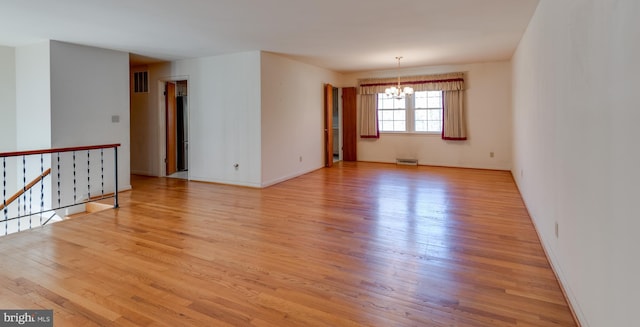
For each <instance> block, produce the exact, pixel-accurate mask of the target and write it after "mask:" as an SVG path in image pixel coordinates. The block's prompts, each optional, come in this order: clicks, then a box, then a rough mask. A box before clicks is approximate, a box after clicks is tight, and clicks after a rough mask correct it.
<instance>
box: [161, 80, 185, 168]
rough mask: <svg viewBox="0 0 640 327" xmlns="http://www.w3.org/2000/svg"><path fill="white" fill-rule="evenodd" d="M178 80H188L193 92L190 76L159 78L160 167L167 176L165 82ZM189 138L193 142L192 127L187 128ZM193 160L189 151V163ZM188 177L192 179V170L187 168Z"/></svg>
mask: <svg viewBox="0 0 640 327" xmlns="http://www.w3.org/2000/svg"><path fill="white" fill-rule="evenodd" d="M178 81H187V90H188V91H187V94H190V93H191V81H190V80H189V76H170V77H164V78H161V79H159V80H158V85H157V87H158V97H157V101H158V127H159V128H158V133H157V137H158V140H159V142H158V154H159V155H158V160H157V163H158V167H160V177H166V176H167V166H166V164H165V158H166V157H167V117H166V115H167V108H166V104H165V96H164V92H165V84H166V83H167V82H172V83H177V82H178ZM191 109H192V108H191V101H187V112H188V114H187V126H191V112H192V110H191ZM187 138H188V140H189V142H191V128H189V129H188V130H187ZM190 162H191V151H187V165H189V163H190ZM187 179H191V170H187Z"/></svg>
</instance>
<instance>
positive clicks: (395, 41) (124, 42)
mask: <svg viewBox="0 0 640 327" xmlns="http://www.w3.org/2000/svg"><path fill="white" fill-rule="evenodd" d="M537 4H538V0H394V1H389V0H384V1H383V0H360V1H358V0H323V1H319V0H208V1H207V0H179V1H178V0H173V1H169V0H108V1H105V0H56V1H51V0H0V45H6V46H12V47H16V46H22V45H28V44H32V43H37V42H40V41H43V40H49V39H51V40H59V41H65V42H71V43H77V44H84V45H90V46H96V47H101V48H107V49H114V50H120V51H126V52H130V53H133V54H135V56H132V58H133V59H132V60H135V61H139V62H153V61H167V60H176V59H185V58H195V57H206V56H213V55H219V54H224V53H233V52H241V51H251V50H263V51H270V52H274V53H279V54H283V55H286V56H289V57H292V58H294V59H296V60H299V61H302V62H306V63H309V64H312V65H315V66H320V67H324V68H327V69H330V70H334V71H337V72H343V73H347V72H358V71H369V70H381V69H389V68H393V67H395V66H396V64H397V63H396V61H395V59H394V58H395V57H396V56H404V59H403V60H402V66H403V67H415V66H429V65H441V64H459V63H471V62H484V61H498V60H508V59H509V58H511V56H512V54H513V52H514V50H515V48H516V47H517V45H518V42H519V41H520V38H521V37H522V34H523V33H524V31H525V29H526V27H527V25H528V23H529V20H530V19H531V16H532V15H533V13H534V11H535V8H536V6H537Z"/></svg>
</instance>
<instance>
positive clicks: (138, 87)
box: [133, 72, 149, 93]
mask: <svg viewBox="0 0 640 327" xmlns="http://www.w3.org/2000/svg"><path fill="white" fill-rule="evenodd" d="M148 92H149V72H135V73H133V93H148Z"/></svg>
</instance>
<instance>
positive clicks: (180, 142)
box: [165, 80, 189, 179]
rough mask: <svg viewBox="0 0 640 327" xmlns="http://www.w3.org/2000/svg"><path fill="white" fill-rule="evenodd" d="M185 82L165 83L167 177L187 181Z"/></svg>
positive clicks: (187, 111) (187, 146)
mask: <svg viewBox="0 0 640 327" xmlns="http://www.w3.org/2000/svg"><path fill="white" fill-rule="evenodd" d="M188 95H189V93H188V83H187V81H186V80H179V81H168V82H166V83H165V110H166V113H165V117H166V124H165V126H166V130H165V135H166V142H165V144H166V146H165V147H166V148H165V153H166V157H165V165H166V167H165V171H166V176H167V177H173V178H182V179H189V110H188V108H189V106H188V101H187V99H188Z"/></svg>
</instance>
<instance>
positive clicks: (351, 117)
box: [342, 87, 358, 161]
mask: <svg viewBox="0 0 640 327" xmlns="http://www.w3.org/2000/svg"><path fill="white" fill-rule="evenodd" d="M357 121H358V111H357V109H356V88H355V87H345V88H343V89H342V160H343V161H357V160H358V148H357V144H358V127H357V126H358V124H357Z"/></svg>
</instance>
